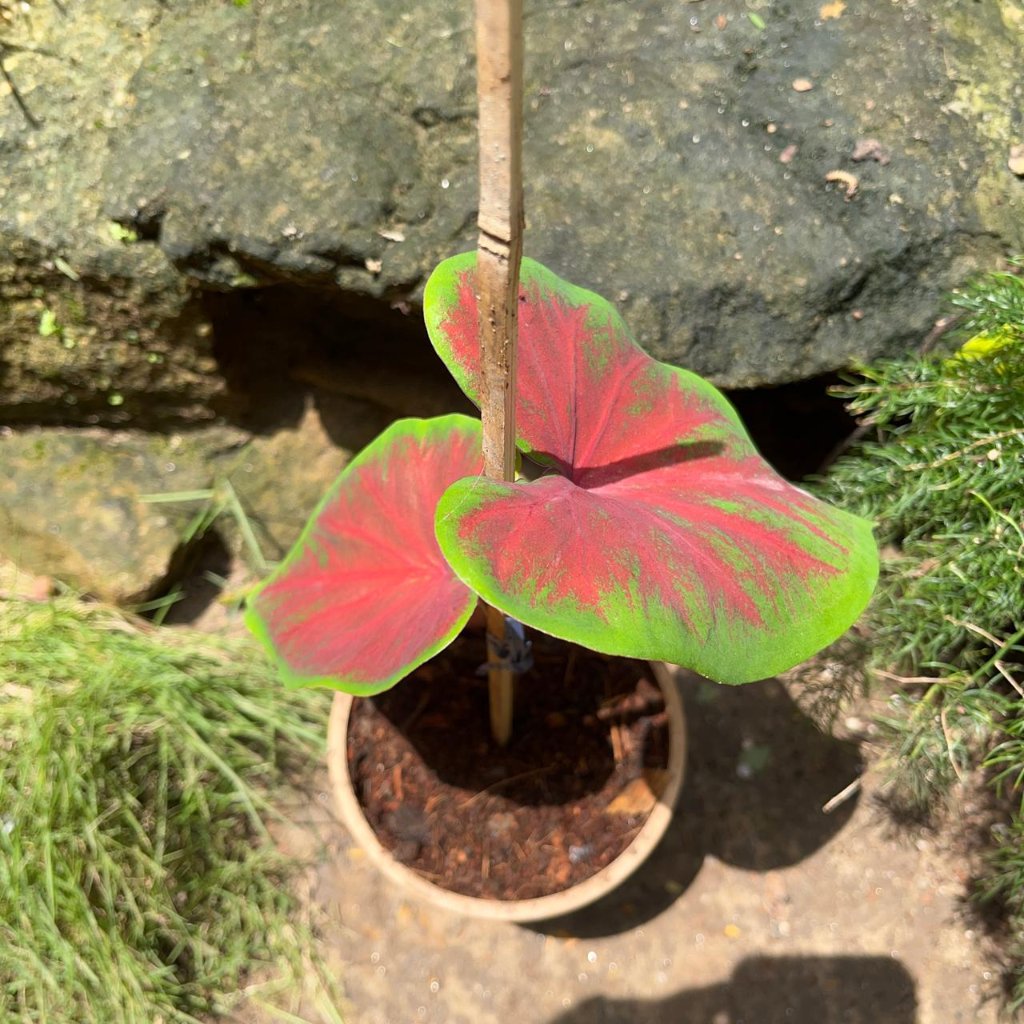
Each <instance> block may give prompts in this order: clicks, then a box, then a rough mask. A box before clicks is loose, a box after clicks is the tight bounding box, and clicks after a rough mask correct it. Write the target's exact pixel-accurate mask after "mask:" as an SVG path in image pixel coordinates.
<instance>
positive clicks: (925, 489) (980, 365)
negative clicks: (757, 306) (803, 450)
mask: <svg viewBox="0 0 1024 1024" xmlns="http://www.w3.org/2000/svg"><path fill="white" fill-rule="evenodd" d="M1017 269H1019V265H1018V268H1017ZM955 302H956V304H957V305H959V306H960V307H961V308H962V309H963V310H965V314H964V319H963V320H962V322H961V326H960V329H959V333H958V335H957V336H956V340H958V341H960V342H963V341H964V340H965V339H970V340H968V341H967V343H966V344H965V345H964V346H963V348H962V349H961V350H960V351H959V352H958V353H946V354H945V355H941V356H940V355H934V356H925V357H920V358H909V359H905V360H901V361H892V362H884V363H879V364H876V365H874V366H871V367H867V368H863V369H862V371H861V373H860V376H859V378H858V379H857V380H856V381H855V382H854V383H852V384H851V386H850V387H848V388H846V389H845V391H844V394H845V397H846V399H847V401H848V403H849V407H850V409H851V410H852V411H853V412H854V413H855V414H856V415H857V416H858V417H859V418H860V419H861V421H862V423H863V424H864V425H865V426H866V427H867V428H868V430H867V433H866V434H865V436H864V437H863V439H862V441H861V443H860V444H859V445H858V447H857V448H856V449H855V450H852V451H851V452H849V453H848V454H847V455H846V456H845V457H843V458H842V459H841V460H839V462H837V463H836V465H835V466H833V467H832V470H831V472H830V475H829V477H828V479H827V480H826V481H825V482H824V484H823V485H822V487H821V490H822V491H823V492H824V494H825V496H827V497H829V498H831V499H833V500H835V501H837V502H839V503H840V504H842V505H843V506H844V507H846V508H849V509H850V510H851V511H854V512H858V513H860V514H862V515H865V516H868V517H869V518H872V519H874V520H876V522H877V531H876V532H877V536H878V539H879V541H880V543H881V544H882V546H883V555H884V558H883V570H882V577H881V580H880V584H879V588H878V592H877V594H876V596H875V599H874V601H873V602H872V606H871V609H870V611H869V615H868V617H867V628H868V630H869V633H870V636H869V646H870V648H871V652H872V653H871V664H872V666H873V669H874V672H875V674H876V676H878V677H880V678H881V679H883V680H885V682H886V683H887V684H888V685H890V687H891V689H892V696H891V697H890V700H889V708H888V711H887V713H886V714H885V716H884V718H883V720H882V724H883V725H884V727H885V730H886V733H887V736H888V740H889V742H890V744H891V751H892V754H893V762H894V771H893V780H894V783H895V786H896V790H895V795H896V799H897V800H898V802H899V803H900V804H901V805H902V807H903V808H904V809H907V810H910V811H922V810H928V809H934V808H936V807H939V806H941V805H942V803H943V801H944V798H945V797H946V795H947V794H948V793H950V791H951V790H952V788H953V787H954V786H955V785H956V784H957V783H959V782H967V783H969V784H970V783H973V781H974V780H977V779H980V780H981V782H982V784H983V785H985V786H987V787H988V788H989V792H990V803H991V806H992V807H993V809H994V810H993V820H992V821H991V822H990V823H989V828H990V831H989V834H988V835H987V836H986V837H985V844H984V845H985V846H986V852H985V855H984V867H983V870H982V877H981V879H980V880H979V883H978V887H977V890H976V892H975V893H974V896H975V898H976V899H977V900H978V901H979V902H981V903H983V904H987V905H988V906H990V907H993V908H997V909H998V911H999V913H1000V915H1001V918H1002V921H1003V925H1004V927H1005V932H1004V938H1005V941H1006V948H1007V950H1008V955H1009V958H1010V964H1009V989H1010V1003H1011V1005H1012V1006H1013V1007H1015V1008H1019V1007H1021V1006H1024V279H1022V278H1021V277H1019V276H1017V274H1016V273H1013V272H1009V273H999V274H990V275H988V276H986V277H985V278H983V279H981V280H979V281H977V282H974V283H972V284H971V285H970V286H969V287H968V288H967V289H965V291H964V292H963V293H961V294H960V295H959V296H957V297H956V299H955Z"/></svg>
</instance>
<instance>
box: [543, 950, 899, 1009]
mask: <svg viewBox="0 0 1024 1024" xmlns="http://www.w3.org/2000/svg"><path fill="white" fill-rule="evenodd" d="M916 1020H917V996H916V993H915V988H914V982H913V980H912V978H911V977H910V975H909V974H908V973H907V971H906V969H905V968H904V967H903V966H902V965H901V964H900V963H898V962H897V961H896V960H892V959H890V958H888V957H852V956H851V957H751V958H750V959H749V960H744V961H742V962H741V963H740V964H739V965H738V966H737V968H736V970H735V972H734V973H733V976H732V977H731V978H730V979H729V981H727V982H725V983H723V984H720V985H710V986H708V987H706V988H695V989H688V990H686V991H684V992H677V993H676V994H675V995H672V996H669V997H668V998H666V999H658V1000H644V999H608V998H606V997H604V996H597V997H595V998H593V999H588V1000H586V1001H585V1002H583V1003H580V1005H579V1006H577V1007H575V1008H574V1009H572V1010H570V1011H568V1012H566V1013H563V1014H560V1015H559V1016H558V1017H556V1018H555V1019H554V1020H552V1021H551V1022H550V1024H636V1022H637V1021H643V1022H644V1024H914V1022H915V1021H916Z"/></svg>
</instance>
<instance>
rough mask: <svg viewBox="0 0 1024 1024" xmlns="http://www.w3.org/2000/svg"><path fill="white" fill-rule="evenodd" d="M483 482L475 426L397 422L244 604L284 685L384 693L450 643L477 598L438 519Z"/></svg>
mask: <svg viewBox="0 0 1024 1024" xmlns="http://www.w3.org/2000/svg"><path fill="white" fill-rule="evenodd" d="M482 471H483V461H482V456H481V438H480V424H479V422H477V421H476V420H473V419H470V418H469V417H467V416H456V415H453V416H441V417H437V418H436V419H431V420H415V419H407V420H400V421H399V422H397V423H394V424H392V426H390V427H389V428H388V429H387V430H385V431H384V433H382V434H381V435H380V437H378V438H377V439H376V440H375V441H374V442H373V443H372V444H370V445H369V446H368V447H366V448H364V449H363V451H362V452H360V453H359V455H357V456H356V457H355V458H354V459H353V460H352V462H350V463H349V465H348V466H347V467H346V468H345V470H344V471H343V472H342V473H341V475H340V476H339V477H338V479H337V480H336V481H335V483H334V485H333V486H332V487H331V489H330V490H329V491H328V493H327V495H326V496H325V498H324V499H323V501H322V502H321V503H320V506H319V507H318V508H317V510H316V511H315V512H314V513H313V516H312V518H311V519H310V521H309V523H308V524H307V525H306V528H305V529H304V530H303V532H302V535H301V536H300V538H299V539H298V541H297V542H296V544H295V546H294V547H293V548H292V550H291V551H290V552H289V554H288V556H287V557H286V558H285V560H284V561H283V562H282V564H281V565H280V566H279V567H278V569H277V570H276V571H275V572H274V573H273V574H272V575H271V576H270V577H269V578H268V579H267V580H266V581H265V582H264V583H263V584H262V585H261V586H260V587H259V588H258V589H257V590H256V591H255V592H254V593H253V595H252V596H251V597H250V599H249V602H248V607H247V610H246V623H247V625H248V626H249V628H250V629H251V630H252V631H253V632H254V633H255V634H256V635H257V636H258V637H260V638H261V639H262V640H263V641H264V642H265V643H266V644H267V646H268V647H269V648H270V650H271V651H272V652H273V654H274V655H275V656H276V658H277V659H278V661H279V663H280V665H281V668H282V673H283V675H284V678H285V682H286V683H287V684H288V685H290V686H329V687H333V688H335V689H340V690H346V691H348V692H349V693H356V694H362V695H367V694H373V693H379V692H380V691H381V690H386V689H387V688H388V687H390V686H393V685H394V684H395V683H396V682H398V681H399V680H400V679H402V678H403V677H405V676H406V675H408V674H409V673H410V672H411V671H412V670H413V669H414V668H416V666H417V665H420V664H422V663H423V662H424V661H426V660H427V659H428V658H430V657H432V656H433V655H434V654H436V653H437V652H438V651H440V650H443V649H444V648H445V647H447V646H448V644H450V643H451V641H452V640H453V639H454V638H455V637H456V636H457V635H458V633H459V632H460V630H461V629H462V627H463V626H464V625H465V624H466V621H467V620H468V619H469V616H470V615H471V614H472V612H473V609H474V608H475V607H476V602H477V598H476V595H475V594H474V593H473V592H472V591H471V590H470V589H469V588H468V587H467V586H466V585H465V584H464V583H462V582H461V581H460V580H459V579H458V578H457V577H456V576H455V575H454V573H453V572H452V570H451V569H450V568H449V566H448V564H447V562H446V561H445V560H444V558H443V557H442V555H441V552H440V549H439V548H438V545H437V539H436V537H435V534H434V515H435V509H436V506H437V502H438V499H439V498H440V497H441V495H442V494H443V493H444V491H445V490H446V489H447V488H448V487H449V486H450V485H451V484H452V483H453V482H454V481H456V480H459V479H460V478H462V477H467V476H473V475H476V474H479V473H481V472H482Z"/></svg>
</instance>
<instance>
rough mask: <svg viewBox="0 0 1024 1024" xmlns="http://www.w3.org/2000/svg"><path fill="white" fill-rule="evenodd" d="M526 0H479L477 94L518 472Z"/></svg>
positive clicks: (503, 393) (486, 418)
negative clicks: (516, 418)
mask: <svg viewBox="0 0 1024 1024" xmlns="http://www.w3.org/2000/svg"><path fill="white" fill-rule="evenodd" d="M522 25H523V6H522V0H476V50H477V102H478V104H479V112H480V117H479V133H480V212H479V215H478V218H477V226H478V227H479V229H480V235H479V241H478V243H477V288H478V292H477V303H478V308H479V310H480V353H481V359H482V370H483V387H482V388H481V395H480V414H481V419H482V421H483V449H484V472H485V473H486V474H487V476H488V477H490V478H491V479H492V480H507V481H511V480H514V479H515V466H516V427H515V396H516V321H517V310H518V305H519V302H518V298H519V261H520V259H521V258H522V252H523V183H522V141H523V29H522ZM487 631H488V633H489V634H490V636H491V637H493V641H494V642H493V643H490V644H488V654H487V659H488V662H489V663H490V666H491V667H490V670H489V673H488V682H489V686H490V697H491V732H492V734H493V735H494V739H495V741H496V742H497V743H498V744H500V745H502V746H504V745H505V744H506V743H507V742H508V740H509V737H510V736H511V734H512V706H513V696H514V688H513V675H512V672H511V671H509V670H508V669H507V668H503V667H502V666H501V659H500V657H499V655H498V653H497V651H496V650H494V648H495V647H498V648H499V649H500V648H501V647H502V646H503V645H504V643H505V619H504V616H503V615H502V614H501V612H499V611H497V609H494V608H490V607H488V609H487Z"/></svg>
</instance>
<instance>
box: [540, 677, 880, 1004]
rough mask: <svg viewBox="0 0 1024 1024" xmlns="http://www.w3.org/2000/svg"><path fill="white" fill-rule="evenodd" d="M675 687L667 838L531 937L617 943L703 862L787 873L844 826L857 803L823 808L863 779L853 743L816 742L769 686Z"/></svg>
mask: <svg viewBox="0 0 1024 1024" xmlns="http://www.w3.org/2000/svg"><path fill="white" fill-rule="evenodd" d="M680 682H681V685H682V688H683V696H684V699H685V701H686V713H687V733H688V744H689V748H688V754H687V777H686V782H685V785H684V787H683V795H682V798H681V800H680V804H679V807H678V809H677V812H676V814H675V815H674V818H673V822H672V825H671V826H670V828H669V831H668V833H667V834H666V835H665V837H664V839H662V841H661V844H660V845H659V846H658V848H657V850H656V851H655V852H654V853H653V854H652V855H651V858H650V860H648V861H647V863H646V864H645V865H644V866H643V868H641V869H640V871H639V872H638V873H637V874H636V875H635V876H634V877H633V878H632V879H630V880H629V881H628V882H627V883H626V884H625V885H622V886H620V887H619V888H618V889H617V890H616V891H615V892H614V893H612V894H611V895H610V896H608V897H606V898H605V899H604V900H602V901H601V902H600V903H597V904H595V905H593V906H591V907H588V908H586V909H585V910H582V911H579V912H577V913H575V914H572V915H569V916H566V917H562V918H557V919H554V920H551V921H545V922H542V923H541V924H539V925H534V926H533V927H534V928H536V929H537V930H539V931H543V932H547V933H549V934H556V935H576V936H580V937H589V938H596V937H599V936H602V935H613V934H617V933H619V932H622V931H625V930H627V929H630V928H634V927H636V926H637V925H640V924H642V923H643V922H644V921H646V920H650V919H651V918H653V917H655V916H657V915H658V914H660V913H661V912H662V911H663V910H665V909H666V908H667V907H668V906H669V905H670V904H671V903H673V902H674V901H675V900H676V899H677V898H678V897H679V896H680V895H681V894H682V893H683V892H684V891H685V890H686V888H687V887H688V886H689V885H690V883H691V882H692V881H693V880H694V878H695V877H696V876H697V873H698V871H699V870H700V867H701V864H702V863H703V862H704V858H705V857H706V856H707V855H709V854H711V855H714V856H715V857H717V858H718V859H719V860H722V861H725V862H726V863H727V864H731V865H734V866H735V867H739V868H744V869H746V870H750V871H770V870H773V869H775V868H781V867H788V866H790V865H792V864H796V863H798V862H799V861H801V860H803V859H804V858H805V857H807V856H809V855H810V854H812V853H814V851H815V850H818V849H820V848H821V847H822V846H823V845H824V844H825V843H826V842H828V840H829V839H831V838H832V837H833V836H834V835H835V834H836V833H837V832H838V831H839V830H840V829H841V828H842V827H843V825H845V824H846V822H847V821H848V820H849V818H850V816H851V814H852V813H853V810H854V807H855V806H856V800H855V799H851V800H848V801H847V802H846V803H844V804H841V805H840V806H839V807H838V808H837V809H836V810H835V811H833V812H832V813H831V814H827V813H825V812H824V811H823V810H822V808H823V806H824V805H825V803H826V802H827V801H828V800H829V799H830V798H831V797H833V796H835V795H836V794H837V793H838V792H840V791H841V790H843V789H844V788H845V787H846V786H848V785H849V783H850V782H852V781H853V780H854V779H856V778H857V777H858V776H859V775H860V774H861V771H862V767H863V765H862V760H861V756H860V753H859V750H858V747H857V744H856V743H852V742H849V741H845V740H838V739H835V738H833V737H830V736H827V735H825V734H824V733H822V732H821V731H820V730H819V729H818V727H817V726H816V725H815V724H814V723H813V722H812V721H811V720H810V719H809V718H808V717H807V716H806V715H804V714H803V713H802V712H801V711H800V709H799V708H798V707H797V706H796V704H795V703H794V702H793V701H792V700H791V699H790V697H789V695H788V694H787V692H786V690H785V688H784V687H783V686H782V684H781V683H779V682H777V681H776V680H774V679H771V680H765V681H764V682H760V683H752V684H750V685H749V686H742V687H729V686H719V685H716V684H713V683H708V682H706V681H704V680H701V679H699V678H698V677H696V676H693V675H691V674H689V673H680ZM616 1019H617V1018H616Z"/></svg>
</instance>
